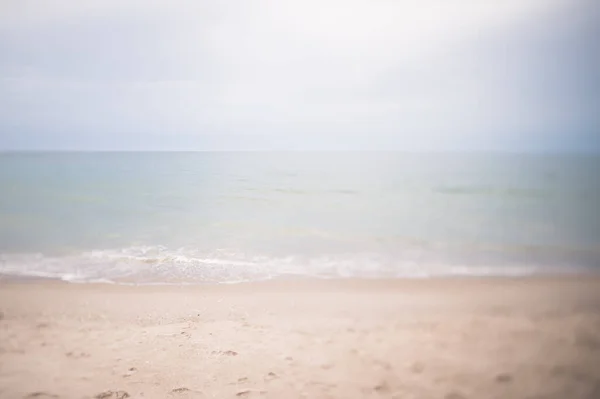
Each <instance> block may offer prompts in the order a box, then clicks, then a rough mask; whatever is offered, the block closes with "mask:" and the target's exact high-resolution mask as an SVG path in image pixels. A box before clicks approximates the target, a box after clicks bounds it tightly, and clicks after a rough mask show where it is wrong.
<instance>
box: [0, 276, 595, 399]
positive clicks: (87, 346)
mask: <svg viewBox="0 0 600 399" xmlns="http://www.w3.org/2000/svg"><path fill="white" fill-rule="evenodd" d="M0 312H1V313H0V397H1V398H42V399H44V398H125V397H130V398H284V399H285V398H344V399H351V398H442V399H465V398H531V399H533V398H560V399H566V398H590V399H592V398H600V279H599V278H598V277H593V276H588V277H585V276H583V277H577V278H575V277H565V278H560V279H559V278H523V279H460V280H458V279H454V280H452V279H449V280H422V281H419V280H417V281H406V280H396V281H368V280H346V281H312V280H296V281H280V282H267V283H252V284H239V285H219V286H217V285H212V286H193V287H191V286H188V287H177V286H161V287H158V286H154V287H135V286H114V285H83V284H67V283H58V282H48V281H45V282H44V281H21V282H2V283H0Z"/></svg>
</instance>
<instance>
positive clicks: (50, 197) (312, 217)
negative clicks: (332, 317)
mask: <svg viewBox="0 0 600 399" xmlns="http://www.w3.org/2000/svg"><path fill="white" fill-rule="evenodd" d="M598 172H600V157H598V156H592V155H523V154H406V153H394V152H364V153H361V152H346V153H343V152H338V153H335V152H264V153H261V152H229V153H228V152H196V153H166V152H165V153H4V154H0V194H1V195H0V274H3V275H18V276H41V277H52V278H60V279H63V280H68V281H77V282H88V281H90V282H91V281H106V282H117V283H135V284H138V283H142V284H155V283H169V284H171V283H172V284H187V283H192V284H195V283H230V282H240V281H253V280H263V279H270V278H279V277H295V276H309V277H318V278H338V277H343V278H345V277H363V278H398V277H400V278H423V277H436V276H481V275H486V276H513V275H530V274H549V273H551V274H555V273H580V272H589V271H600V178H598Z"/></svg>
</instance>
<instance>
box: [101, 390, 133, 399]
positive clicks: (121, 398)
mask: <svg viewBox="0 0 600 399" xmlns="http://www.w3.org/2000/svg"><path fill="white" fill-rule="evenodd" d="M129 396H130V395H129V394H128V393H127V392H125V391H104V392H100V393H99V394H98V395H96V396H94V399H125V398H128V397H129Z"/></svg>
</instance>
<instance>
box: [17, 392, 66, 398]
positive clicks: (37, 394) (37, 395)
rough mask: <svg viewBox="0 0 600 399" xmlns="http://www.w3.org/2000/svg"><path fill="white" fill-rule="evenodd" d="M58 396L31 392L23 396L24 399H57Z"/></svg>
mask: <svg viewBox="0 0 600 399" xmlns="http://www.w3.org/2000/svg"><path fill="white" fill-rule="evenodd" d="M58 397H59V396H58V395H54V394H52V393H48V392H32V393H30V394H29V395H27V396H25V398H58Z"/></svg>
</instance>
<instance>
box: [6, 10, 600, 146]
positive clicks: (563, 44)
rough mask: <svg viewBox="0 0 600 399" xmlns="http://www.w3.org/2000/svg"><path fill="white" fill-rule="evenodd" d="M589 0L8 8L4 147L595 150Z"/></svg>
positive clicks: (598, 125) (597, 122)
mask: <svg viewBox="0 0 600 399" xmlns="http://www.w3.org/2000/svg"><path fill="white" fill-rule="evenodd" d="M599 8H600V7H599V6H598V2H597V1H595V0H590V1H580V0H564V1H559V0H419V1H417V0H414V1H402V0H395V1H394V0H343V1H342V0H332V1H330V0H263V1H261V0H240V1H228V0H211V1H208V0H207V1H203V0H189V1H185V0H168V1H167V0H164V1H159V0H156V1H152V0H98V1H97V0H85V1H82V0H38V1H33V0H29V1H28V0H4V1H2V2H0V149H4V150H6V149H69V150H76V149H85V150H111V149H118V150H130V149H137V150H153V149H166V150H184V149H190V150H211V149H280V148H281V149H363V148H366V149H398V150H436V151H437V150H500V151H504V150H509V151H523V150H535V151H545V150H550V151H560V150H567V151H570V150H589V149H595V150H600V139H599V136H600V117H599V116H598V115H599V114H600V112H598V109H599V104H600V101H599V100H600V93H599V91H600V79H599V72H598V71H600V61H599V60H600V55H599V54H600V51H599V48H600V45H599V44H598V38H599V37H600V29H599V26H600V14H599Z"/></svg>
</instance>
